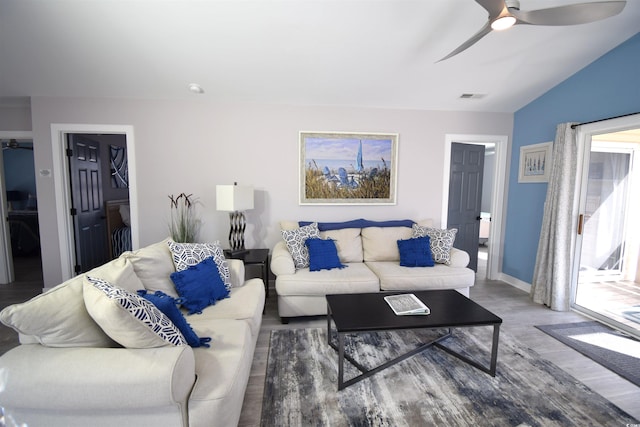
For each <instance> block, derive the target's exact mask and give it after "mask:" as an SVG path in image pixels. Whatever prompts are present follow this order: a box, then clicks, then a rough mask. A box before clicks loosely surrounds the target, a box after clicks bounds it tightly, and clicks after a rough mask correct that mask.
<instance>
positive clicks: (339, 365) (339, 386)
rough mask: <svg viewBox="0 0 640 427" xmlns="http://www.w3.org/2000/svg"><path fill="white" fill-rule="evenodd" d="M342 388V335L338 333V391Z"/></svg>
mask: <svg viewBox="0 0 640 427" xmlns="http://www.w3.org/2000/svg"><path fill="white" fill-rule="evenodd" d="M344 387H345V385H344V334H341V333H339V332H338V390H342V389H343V388H344Z"/></svg>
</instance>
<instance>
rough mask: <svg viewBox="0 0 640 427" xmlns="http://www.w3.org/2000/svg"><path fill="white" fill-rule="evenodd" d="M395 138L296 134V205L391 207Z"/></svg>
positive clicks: (323, 133) (355, 134)
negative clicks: (298, 194)
mask: <svg viewBox="0 0 640 427" xmlns="http://www.w3.org/2000/svg"><path fill="white" fill-rule="evenodd" d="M397 162H398V134H393V133H389V134H382V133H342V132H300V204H301V205H311V204H331V205H353V204H361V205H365V204H376V205H395V204H396V176H397V172H398V171H397Z"/></svg>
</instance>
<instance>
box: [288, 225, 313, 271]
mask: <svg viewBox="0 0 640 427" xmlns="http://www.w3.org/2000/svg"><path fill="white" fill-rule="evenodd" d="M280 232H281V233H282V238H283V239H284V241H285V243H286V244H287V249H289V253H291V256H292V257H293V264H294V265H295V267H296V269H299V268H306V267H309V250H308V249H307V246H306V245H305V244H304V242H305V241H306V240H307V239H309V238H313V237H317V238H320V231H318V223H317V222H313V223H311V224H309V225H305V226H304V227H300V228H296V229H294V230H281V231H280Z"/></svg>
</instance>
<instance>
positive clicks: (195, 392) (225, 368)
mask: <svg viewBox="0 0 640 427" xmlns="http://www.w3.org/2000/svg"><path fill="white" fill-rule="evenodd" d="M227 263H228V267H229V270H230V282H231V286H232V288H231V292H230V298H226V299H223V300H220V301H217V303H216V304H215V305H213V306H209V307H207V308H205V309H204V310H203V311H202V314H193V315H186V316H185V318H186V320H187V322H188V323H189V324H190V325H191V327H192V328H193V330H194V331H195V332H196V334H197V335H198V336H199V337H210V338H211V342H210V347H209V348H206V347H195V348H192V347H190V346H187V345H180V346H165V347H157V348H123V347H118V346H117V344H115V343H113V342H112V341H111V340H110V338H109V337H107V336H102V337H101V336H100V327H99V326H98V325H96V324H95V322H93V321H92V318H91V317H90V316H89V315H88V314H87V310H86V308H85V307H84V301H83V287H82V286H83V285H82V284H83V276H84V275H83V276H79V277H76V278H73V279H71V280H69V281H67V282H65V283H63V284H61V285H59V286H57V287H55V288H53V289H52V290H50V291H49V292H47V293H45V294H42V295H39V296H37V297H35V298H34V299H32V300H30V301H28V302H27V303H24V304H18V305H14V306H10V307H7V308H6V309H5V310H3V311H2V313H0V320H2V321H3V323H5V324H8V325H11V326H13V327H14V328H16V329H18V331H19V332H21V333H20V342H21V345H19V346H18V347H16V348H14V349H12V350H10V351H8V352H7V353H5V354H4V355H3V356H2V357H0V406H1V407H3V408H4V413H5V422H6V425H12V423H15V425H28V426H29V427H37V426H47V427H51V426H65V427H69V426H83V427H84V426H191V427H198V426H201V427H204V426H207V427H210V426H224V427H226V426H233V425H236V424H237V423H238V419H239V417H240V412H241V409H242V403H243V398H244V393H245V390H246V386H247V382H248V378H249V372H250V369H251V364H252V361H253V353H254V349H255V345H256V340H257V337H258V333H259V330H260V325H261V322H262V311H263V307H264V298H265V291H264V284H263V282H262V280H260V279H251V280H248V281H245V280H244V265H243V264H242V261H239V260H228V261H227ZM173 271H175V266H174V262H173V260H172V256H171V253H170V251H169V249H168V247H167V243H166V241H163V242H159V243H156V244H153V245H150V246H147V247H145V248H142V249H140V250H138V251H135V252H128V253H125V254H123V255H122V256H121V257H120V258H118V259H116V260H114V261H111V262H110V263H108V264H105V265H103V266H101V267H98V268H97V269H95V270H92V271H91V272H89V273H87V275H91V276H94V277H99V278H103V279H105V280H107V281H114V282H115V283H116V284H118V285H122V287H133V288H137V287H139V286H140V283H142V285H143V286H144V288H146V289H148V290H150V291H156V290H165V291H167V293H169V292H170V290H171V289H170V287H171V286H173V284H172V282H171V281H170V278H169V275H170V274H171V273H172V272H173ZM138 280H139V281H138ZM129 284H133V285H132V286H130V285H129ZM85 285H86V282H85ZM84 289H85V290H84V294H86V293H87V290H86V288H84ZM132 290H133V289H132ZM174 290H175V288H174ZM174 292H175V291H174ZM37 313H40V315H42V318H40V319H34V317H37ZM29 316H31V318H30V317H29ZM56 322H60V324H65V323H66V326H65V328H62V327H57V326H56V325H55V323H56ZM65 329H66V331H65ZM25 330H29V332H31V333H33V335H26V334H25V333H24V331H25ZM103 335H104V334H103ZM67 342H69V343H68V344H67V345H68V346H65V344H66V343H67ZM101 342H102V344H100V343H101ZM3 425H4V424H3Z"/></svg>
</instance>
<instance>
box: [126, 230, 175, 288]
mask: <svg viewBox="0 0 640 427" xmlns="http://www.w3.org/2000/svg"><path fill="white" fill-rule="evenodd" d="M169 240H170V239H169V238H166V239H165V240H163V241H161V242H157V243H154V244H152V245H149V246H145V247H144V248H141V249H138V250H137V251H134V252H125V253H123V254H122V255H120V257H121V258H123V257H124V258H127V259H128V260H129V261H131V264H133V269H134V270H135V272H136V274H137V275H138V277H139V278H140V281H141V282H142V284H143V285H144V288H145V289H147V290H149V291H152V292H155V291H162V292H164V293H165V294H167V295H170V296H172V297H174V298H178V292H177V291H176V287H175V286H174V285H173V282H172V281H171V277H170V275H171V273H174V272H175V271H176V266H175V265H174V264H173V259H172V258H171V251H170V250H169V246H167V242H168V241H169Z"/></svg>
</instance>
